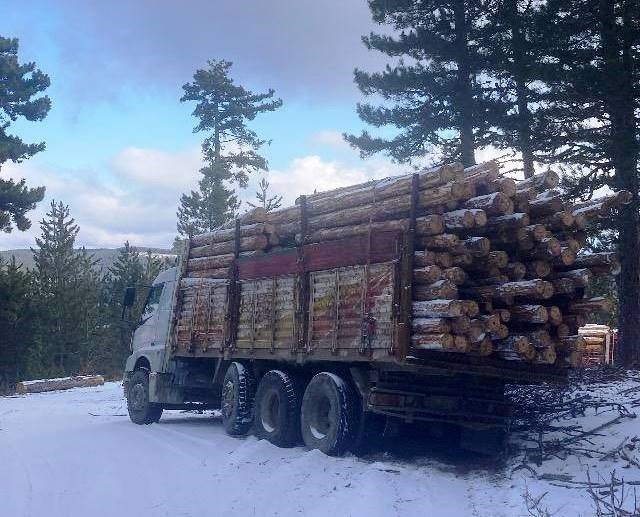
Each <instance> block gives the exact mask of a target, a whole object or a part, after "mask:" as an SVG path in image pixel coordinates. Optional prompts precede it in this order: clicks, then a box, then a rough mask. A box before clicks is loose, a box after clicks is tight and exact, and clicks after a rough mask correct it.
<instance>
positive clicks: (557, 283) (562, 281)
mask: <svg viewBox="0 0 640 517" xmlns="http://www.w3.org/2000/svg"><path fill="white" fill-rule="evenodd" d="M551 283H552V284H553V290H554V291H555V294H565V295H569V294H573V293H574V292H575V290H576V286H575V285H574V283H573V280H572V279H571V278H553V279H551Z"/></svg>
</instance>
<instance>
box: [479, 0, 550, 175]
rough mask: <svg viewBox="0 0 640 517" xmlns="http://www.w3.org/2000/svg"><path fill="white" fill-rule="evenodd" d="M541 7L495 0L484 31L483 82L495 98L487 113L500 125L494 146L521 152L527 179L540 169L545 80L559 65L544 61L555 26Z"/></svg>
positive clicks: (518, 0)
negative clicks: (543, 13) (543, 77)
mask: <svg viewBox="0 0 640 517" xmlns="http://www.w3.org/2000/svg"><path fill="white" fill-rule="evenodd" d="M541 5H543V4H542V3H541V2H531V1H530V0H490V1H489V4H488V6H487V7H488V8H487V20H486V23H485V24H484V25H483V26H482V28H481V30H480V47H481V49H482V50H481V55H482V59H483V65H482V66H483V68H484V69H485V73H486V78H485V79H484V80H483V86H484V89H485V91H486V92H487V93H488V94H489V95H491V97H492V99H493V100H494V104H493V106H492V109H491V110H488V111H487V115H488V116H489V119H488V120H489V121H490V123H491V125H492V126H494V127H496V128H497V131H496V133H495V135H494V138H493V140H492V142H491V145H493V146H495V147H498V148H500V149H506V150H516V151H518V152H519V153H520V156H521V159H522V170H523V172H524V176H525V177H527V178H528V177H531V176H532V175H533V174H534V172H535V171H534V163H535V162H536V161H539V160H541V159H542V157H541V156H540V155H541V154H542V151H543V145H542V142H543V141H544V139H545V134H546V133H547V132H548V128H547V116H546V112H545V109H544V108H545V106H546V104H545V103H544V94H545V86H544V84H543V83H541V81H540V80H539V79H540V77H541V76H543V75H545V74H548V73H549V71H552V70H553V69H554V68H555V65H554V64H551V63H547V62H545V60H544V59H543V57H544V56H545V52H544V51H545V48H546V44H547V41H548V40H549V38H552V37H553V36H552V34H551V31H553V30H554V27H555V25H551V26H547V25H546V22H547V20H544V23H542V21H543V17H542V14H541ZM536 155H538V156H536Z"/></svg>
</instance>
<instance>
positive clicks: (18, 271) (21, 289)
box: [0, 257, 38, 393]
mask: <svg viewBox="0 0 640 517" xmlns="http://www.w3.org/2000/svg"><path fill="white" fill-rule="evenodd" d="M35 293H36V284H35V278H34V276H33V274H32V273H31V272H29V271H28V270H26V269H25V268H24V267H22V266H21V265H18V264H17V263H16V260H15V257H12V258H11V260H10V261H9V262H3V261H2V260H1V259H0V336H2V339H0V393H3V392H7V391H11V390H12V389H13V386H14V385H15V383H16V381H17V380H20V379H21V377H22V374H23V372H24V369H25V359H26V357H27V356H28V353H29V346H30V344H31V343H32V341H33V332H34V326H35V324H36V321H37V318H38V313H37V310H36V306H35Z"/></svg>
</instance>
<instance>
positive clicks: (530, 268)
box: [526, 260, 552, 278]
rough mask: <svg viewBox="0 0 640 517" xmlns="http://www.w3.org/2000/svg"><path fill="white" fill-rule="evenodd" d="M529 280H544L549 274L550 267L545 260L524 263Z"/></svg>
mask: <svg viewBox="0 0 640 517" xmlns="http://www.w3.org/2000/svg"><path fill="white" fill-rule="evenodd" d="M526 269H527V276H528V277H529V278H546V277H548V276H549V275H550V274H551V271H552V267H551V264H550V263H549V262H548V261H547V260H533V261H531V262H527V263H526Z"/></svg>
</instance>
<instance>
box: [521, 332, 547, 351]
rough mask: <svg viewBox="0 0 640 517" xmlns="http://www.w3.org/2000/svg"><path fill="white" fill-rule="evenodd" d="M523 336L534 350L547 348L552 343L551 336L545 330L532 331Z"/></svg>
mask: <svg viewBox="0 0 640 517" xmlns="http://www.w3.org/2000/svg"><path fill="white" fill-rule="evenodd" d="M525 336H527V338H528V339H529V342H530V343H531V344H532V345H533V347H534V348H536V349H541V348H548V347H550V346H551V344H552V343H553V341H552V340H551V335H550V334H549V332H548V331H546V330H534V331H532V332H527V333H525Z"/></svg>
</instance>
